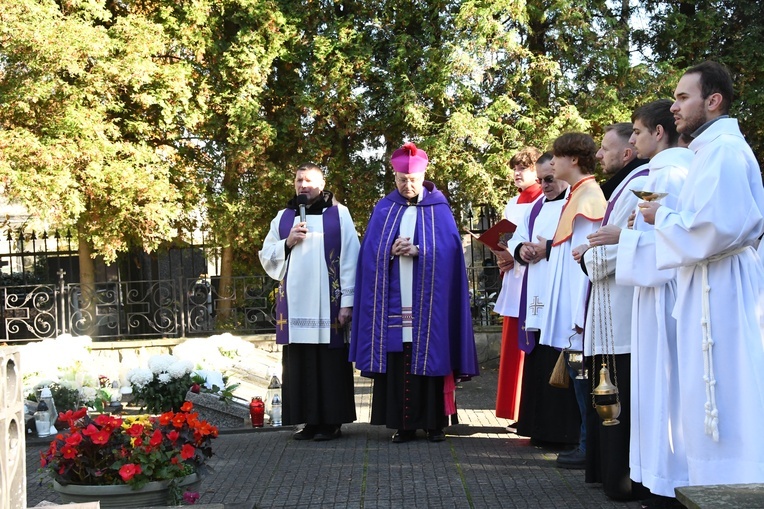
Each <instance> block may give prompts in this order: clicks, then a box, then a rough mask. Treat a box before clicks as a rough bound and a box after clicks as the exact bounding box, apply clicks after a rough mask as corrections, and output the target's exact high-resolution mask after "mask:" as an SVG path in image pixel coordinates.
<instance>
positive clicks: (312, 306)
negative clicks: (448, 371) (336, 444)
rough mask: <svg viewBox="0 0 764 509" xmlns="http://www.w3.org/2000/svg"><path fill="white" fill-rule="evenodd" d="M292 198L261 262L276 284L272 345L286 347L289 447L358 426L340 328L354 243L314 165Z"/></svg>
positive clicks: (344, 215)
mask: <svg viewBox="0 0 764 509" xmlns="http://www.w3.org/2000/svg"><path fill="white" fill-rule="evenodd" d="M294 185H295V193H296V195H295V196H294V197H293V198H292V199H291V200H290V201H289V202H288V203H287V207H286V208H285V209H283V210H281V211H279V213H278V214H277V215H276V218H275V219H274V220H273V221H271V228H270V231H269V232H268V236H267V237H266V239H265V242H264V244H263V248H262V250H260V262H261V263H262V264H263V268H264V269H265V271H266V272H267V273H268V275H269V276H271V277H272V278H273V279H276V280H278V281H280V284H279V287H278V292H277V296H276V342H277V343H279V344H282V345H284V347H283V352H282V367H283V383H282V388H281V390H282V395H283V416H282V417H283V423H284V424H285V425H288V424H301V423H306V426H305V427H304V428H303V429H301V430H300V431H298V432H297V433H295V434H294V438H295V440H311V439H312V440H318V441H321V440H332V439H334V438H338V437H339V436H340V435H341V431H340V426H341V425H342V424H343V423H347V422H353V421H354V420H355V419H356V413H355V400H354V395H353V366H352V364H351V363H350V362H349V361H348V353H349V352H348V345H347V341H346V332H345V327H346V326H347V325H348V324H349V323H350V319H351V318H352V312H353V296H354V289H355V269H356V262H357V260H358V250H359V247H360V242H359V241H358V234H357V233H356V231H355V225H354V224H353V220H352V218H351V217H350V213H349V212H348V209H347V207H345V206H344V205H341V204H339V203H337V202H336V200H335V199H334V195H333V194H332V193H331V192H329V191H324V185H325V181H324V175H323V173H322V171H321V169H320V168H319V167H318V166H316V165H315V164H312V163H307V164H303V165H302V166H300V167H299V168H298V169H297V172H296V173H295V180H294Z"/></svg>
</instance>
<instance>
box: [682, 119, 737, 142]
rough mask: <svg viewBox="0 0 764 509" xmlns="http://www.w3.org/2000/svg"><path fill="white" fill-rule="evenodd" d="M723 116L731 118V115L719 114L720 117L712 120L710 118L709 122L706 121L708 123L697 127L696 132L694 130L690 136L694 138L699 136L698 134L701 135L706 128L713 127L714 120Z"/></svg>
mask: <svg viewBox="0 0 764 509" xmlns="http://www.w3.org/2000/svg"><path fill="white" fill-rule="evenodd" d="M723 118H730V116H729V115H719V116H718V117H716V118H712V119H711V120H709V121H708V122H706V123H705V124H703V125H702V126H700V127H698V128H697V129H695V132H693V133H692V134H691V135H690V136H692V137H693V138H697V137H698V136H700V134H701V133H702V132H703V131H705V130H706V129H708V128H709V127H711V124H713V123H714V122H716V121H717V120H721V119H723Z"/></svg>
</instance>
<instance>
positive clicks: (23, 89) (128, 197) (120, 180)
mask: <svg viewBox="0 0 764 509" xmlns="http://www.w3.org/2000/svg"><path fill="white" fill-rule="evenodd" d="M172 45H173V42H172V41H171V40H170V39H168V38H167V37H166V35H165V33H164V30H163V28H162V27H161V26H160V25H157V24H155V23H152V22H150V21H149V20H147V19H146V18H145V17H143V16H141V15H140V14H139V13H135V12H129V11H126V10H124V4H118V3H114V2H106V1H96V0H90V1H84V0H82V1H67V2H54V1H52V0H47V1H46V0H42V1H33V0H14V1H8V0H3V1H2V2H0V182H2V188H3V193H4V194H5V195H6V196H7V197H9V198H10V199H12V200H17V201H19V202H21V203H23V204H24V205H26V206H27V207H28V208H29V209H30V210H31V211H32V212H33V213H34V214H36V215H38V216H39V217H40V218H41V219H42V220H43V221H45V222H47V223H48V224H50V225H53V226H56V227H72V228H73V229H74V230H76V231H77V238H78V243H79V253H80V257H79V260H80V275H81V282H82V283H83V284H85V285H92V283H93V282H94V270H93V257H95V256H96V255H100V256H102V257H103V258H104V260H105V261H107V262H111V261H113V260H114V259H115V258H116V256H117V253H119V252H120V251H123V250H125V249H126V248H127V247H128V246H130V245H138V246H142V247H143V248H145V249H147V250H149V251H150V250H152V249H155V248H157V247H158V246H159V245H160V243H161V242H163V241H165V240H166V239H168V238H171V237H172V236H174V230H173V226H174V225H175V222H176V221H177V220H178V218H179V217H180V216H181V213H182V212H183V209H184V200H183V199H184V198H186V196H184V193H189V192H193V185H191V182H192V181H193V178H189V175H188V172H189V170H188V166H187V165H186V163H185V161H184V160H183V159H182V158H181V157H180V154H179V152H178V150H177V149H176V147H175V146H174V143H173V142H174V141H175V139H176V138H177V137H178V136H179V131H178V128H177V119H178V118H179V117H181V116H183V111H184V107H185V106H186V105H187V104H188V102H189V98H190V94H189V89H188V87H187V86H186V83H187V79H188V75H189V70H188V68H187V66H185V65H184V64H183V63H182V62H178V61H175V60H173V59H166V58H162V57H160V56H159V55H165V54H166V53H167V49H168V48H170V47H171V46H172Z"/></svg>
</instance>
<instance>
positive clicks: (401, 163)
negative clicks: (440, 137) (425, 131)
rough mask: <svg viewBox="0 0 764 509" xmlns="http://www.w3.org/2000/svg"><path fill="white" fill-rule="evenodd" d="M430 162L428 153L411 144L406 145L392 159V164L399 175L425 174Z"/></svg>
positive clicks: (394, 153)
mask: <svg viewBox="0 0 764 509" xmlns="http://www.w3.org/2000/svg"><path fill="white" fill-rule="evenodd" d="M428 161H429V159H427V153H425V151H424V150H422V149H421V148H416V145H414V144H413V143H411V142H408V143H404V144H403V146H402V147H401V148H399V149H398V150H396V151H395V152H393V156H392V157H391V158H390V164H392V165H393V169H394V170H395V171H397V172H398V173H424V170H425V168H427V163H428Z"/></svg>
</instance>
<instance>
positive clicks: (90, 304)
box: [72, 226, 96, 336]
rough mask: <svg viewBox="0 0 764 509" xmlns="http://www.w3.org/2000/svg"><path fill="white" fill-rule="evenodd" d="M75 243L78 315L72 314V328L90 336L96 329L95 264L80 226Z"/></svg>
mask: <svg viewBox="0 0 764 509" xmlns="http://www.w3.org/2000/svg"><path fill="white" fill-rule="evenodd" d="M77 245H78V255H79V256H78V258H79V262H80V281H79V283H80V297H79V310H78V311H77V313H79V315H78V316H75V315H73V316H72V329H74V331H75V332H77V333H78V334H84V335H87V336H92V335H93V334H94V332H95V330H96V292H95V264H94V263H93V249H92V247H91V246H90V243H89V242H88V240H87V238H86V237H85V232H84V231H83V228H82V227H81V226H78V227H77Z"/></svg>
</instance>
